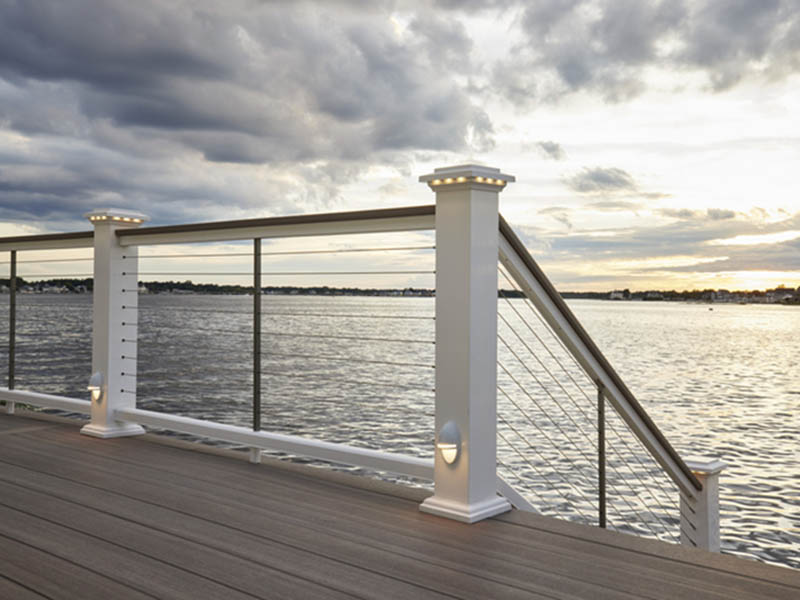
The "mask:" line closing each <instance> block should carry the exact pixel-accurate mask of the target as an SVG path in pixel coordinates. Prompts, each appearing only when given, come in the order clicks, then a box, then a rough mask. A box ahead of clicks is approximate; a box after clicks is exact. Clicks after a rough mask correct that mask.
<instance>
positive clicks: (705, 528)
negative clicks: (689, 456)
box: [680, 460, 727, 552]
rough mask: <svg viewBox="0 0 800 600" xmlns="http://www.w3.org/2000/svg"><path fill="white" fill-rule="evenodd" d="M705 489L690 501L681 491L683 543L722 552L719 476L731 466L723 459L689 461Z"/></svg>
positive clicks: (687, 462) (688, 464)
mask: <svg viewBox="0 0 800 600" xmlns="http://www.w3.org/2000/svg"><path fill="white" fill-rule="evenodd" d="M686 464H687V466H688V467H689V468H690V469H691V470H692V472H693V473H694V474H695V476H696V477H697V479H698V480H699V481H700V483H702V484H703V489H702V490H700V491H699V492H697V495H696V497H694V498H690V497H688V496H687V495H686V494H685V493H683V492H681V504H680V510H681V544H683V545H686V546H691V547H694V548H702V549H704V550H709V551H711V552H719V549H720V534H719V474H720V473H721V472H722V470H723V469H724V468H725V467H726V466H727V465H726V464H725V463H724V462H722V461H721V460H710V461H703V460H687V461H686Z"/></svg>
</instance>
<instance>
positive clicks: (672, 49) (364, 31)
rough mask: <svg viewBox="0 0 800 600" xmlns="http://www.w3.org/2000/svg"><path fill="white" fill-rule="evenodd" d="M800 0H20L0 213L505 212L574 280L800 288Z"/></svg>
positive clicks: (0, 44) (77, 225) (558, 276)
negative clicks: (466, 174) (463, 208)
mask: <svg viewBox="0 0 800 600" xmlns="http://www.w3.org/2000/svg"><path fill="white" fill-rule="evenodd" d="M799 72H800V6H799V5H798V4H797V2H796V1H795V0H686V1H684V2H681V1H675V0H663V1H654V0H529V1H525V2H523V1H519V2H513V1H503V0H496V1H490V2H477V1H465V2H456V1H455V0H440V1H438V2H437V1H429V2H401V1H397V2H389V1H385V2H382V1H380V0H379V1H377V2H361V1H353V2H344V1H335V2H324V3H322V2H320V3H305V2H299V3H291V4H289V3H271V2H256V1H254V0H241V1H233V2H224V3H219V2H210V1H208V2H202V1H201V2H196V1H195V2H189V1H180V0H174V1H165V0H158V1H156V0H153V1H142V2H123V1H116V2H115V1H100V0H76V1H74V2H69V3H63V2H55V1H53V2H17V1H14V0H0V235H19V234H25V233H39V232H56V231H74V230H82V229H87V228H88V223H87V222H86V221H85V220H84V219H83V218H82V214H83V213H85V212H87V211H89V210H91V209H93V208H97V207H105V206H116V207H121V208H131V209H134V210H139V211H142V212H145V213H147V214H149V215H150V217H151V224H153V225H165V224H172V223H181V222H196V221H207V220H220V219H232V218H251V217H263V216H272V215H284V214H292V213H301V212H303V213H305V212H327V211H339V210H354V209H365V208H377V207H390V206H404V205H414V204H423V203H429V202H431V201H432V200H433V195H432V193H431V192H430V190H429V189H428V188H427V187H426V186H424V185H422V184H420V183H418V182H417V176H418V175H421V174H424V173H427V172H430V171H431V170H432V169H433V168H435V167H441V166H447V165H452V164H461V163H465V162H478V163H483V164H487V165H490V166H494V167H499V168H501V169H502V170H503V171H504V172H507V173H511V174H513V175H515V176H516V177H517V183H515V184H511V185H509V186H508V188H507V189H506V190H505V191H504V192H503V193H502V194H501V210H502V212H503V213H504V215H505V216H506V218H507V219H508V220H509V221H510V222H511V223H512V225H513V226H514V227H515V228H516V229H517V231H518V232H520V234H521V236H522V237H523V239H524V241H525V242H526V244H527V245H528V247H529V249H530V250H531V252H532V253H533V254H534V256H535V258H536V259H537V260H538V261H539V262H540V263H541V265H542V266H543V268H544V269H545V270H546V272H547V273H548V274H549V276H550V277H551V279H553V281H554V283H555V284H556V285H557V286H558V287H559V288H560V289H562V290H607V289H614V288H626V287H627V288H630V289H632V290H637V289H652V288H660V289H693V288H706V287H712V288H729V289H741V288H764V287H773V286H776V285H778V284H785V285H787V286H790V287H797V286H799V285H800V183H798V178H797V173H798V164H800V116H798V115H800V73H799Z"/></svg>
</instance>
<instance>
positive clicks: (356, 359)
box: [261, 351, 436, 369]
mask: <svg viewBox="0 0 800 600" xmlns="http://www.w3.org/2000/svg"><path fill="white" fill-rule="evenodd" d="M261 354H262V356H280V357H282V358H306V359H309V360H332V361H341V362H349V363H368V364H374V365H390V366H393V367H424V368H426V369H435V368H436V366H435V365H431V364H426V363H411V362H394V361H387V360H374V359H367V358H361V357H354V356H330V355H324V354H317V355H313V354H299V353H291V354H290V353H284V352H265V351H262V352H261Z"/></svg>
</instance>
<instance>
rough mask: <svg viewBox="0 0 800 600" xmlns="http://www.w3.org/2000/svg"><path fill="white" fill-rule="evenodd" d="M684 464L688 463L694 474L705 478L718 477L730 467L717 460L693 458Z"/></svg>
mask: <svg viewBox="0 0 800 600" xmlns="http://www.w3.org/2000/svg"><path fill="white" fill-rule="evenodd" d="M684 462H685V463H686V466H687V467H689V469H691V471H692V473H695V474H698V475H705V476H708V475H716V474H717V473H720V472H721V471H722V470H723V469H724V468H725V467H727V466H728V465H727V463H724V462H722V461H721V460H719V459H716V458H712V459H704V458H697V457H692V458H688V459H686V460H685V461H684Z"/></svg>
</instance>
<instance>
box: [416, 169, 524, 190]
mask: <svg viewBox="0 0 800 600" xmlns="http://www.w3.org/2000/svg"><path fill="white" fill-rule="evenodd" d="M419 180H420V181H421V182H422V183H427V184H428V185H429V186H430V188H431V189H432V190H434V191H436V190H439V189H442V188H446V189H449V188H450V187H451V186H466V187H470V188H479V189H486V190H492V191H496V192H499V191H500V190H502V189H503V188H504V187H506V184H507V183H509V182H512V181H516V178H515V177H514V176H513V175H507V174H506V173H501V172H500V169H495V168H494V167H485V166H483V165H457V166H454V167H441V168H439V169H434V170H433V173H430V174H429V175H420V178H419Z"/></svg>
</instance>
